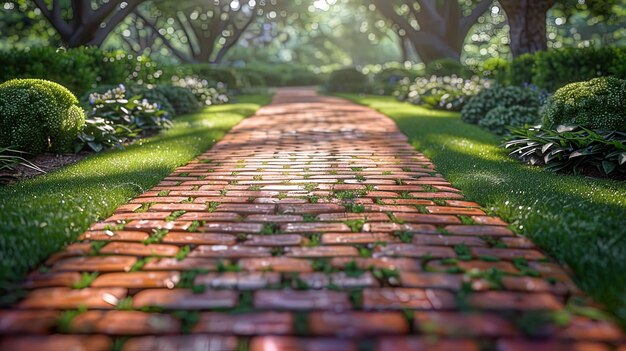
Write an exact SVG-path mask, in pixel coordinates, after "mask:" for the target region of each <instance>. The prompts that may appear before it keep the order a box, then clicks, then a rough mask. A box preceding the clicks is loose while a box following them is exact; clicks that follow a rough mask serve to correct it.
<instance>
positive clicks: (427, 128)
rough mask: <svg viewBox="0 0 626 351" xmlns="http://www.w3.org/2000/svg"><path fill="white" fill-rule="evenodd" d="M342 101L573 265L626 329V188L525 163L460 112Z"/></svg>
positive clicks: (386, 101)
mask: <svg viewBox="0 0 626 351" xmlns="http://www.w3.org/2000/svg"><path fill="white" fill-rule="evenodd" d="M341 96H342V97H344V98H348V99H350V100H352V101H354V102H357V103H360V104H363V105H367V106H370V107H372V108H374V109H376V110H378V111H380V112H382V113H384V114H385V115H387V116H389V117H391V118H392V119H393V120H394V121H395V122H396V123H397V125H398V126H399V127H400V129H401V130H402V131H403V132H404V133H405V134H406V135H407V136H408V137H409V141H410V143H411V144H412V145H413V146H414V147H415V148H416V149H417V150H419V151H421V152H423V153H424V154H425V155H426V156H428V157H429V158H431V160H432V161H433V162H434V163H435V165H436V167H437V169H438V170H439V171H440V172H441V173H442V174H443V175H444V176H445V177H446V178H447V179H448V180H449V181H450V182H452V184H453V185H454V186H455V187H458V188H460V189H462V190H463V192H464V194H465V195H466V198H467V199H469V200H472V201H477V202H479V203H480V204H482V205H483V206H484V207H485V209H486V210H487V211H488V212H490V213H491V214H494V215H498V216H500V217H502V218H503V219H505V220H506V221H508V222H509V223H511V228H512V229H513V230H515V231H516V232H518V233H520V234H523V235H525V236H527V237H529V238H531V239H532V240H533V241H534V242H535V243H536V244H537V245H539V246H540V247H541V248H542V249H544V250H545V251H547V252H548V253H549V254H550V255H551V256H553V257H555V258H556V259H558V260H559V261H561V262H564V263H567V264H568V265H569V266H570V267H571V268H572V269H573V270H574V272H575V274H576V277H575V279H576V281H577V283H578V284H579V285H580V287H581V288H582V289H583V290H585V291H586V292H588V293H589V294H591V295H592V296H593V297H594V298H595V299H596V300H597V301H599V302H601V303H603V304H604V305H606V307H607V308H608V309H609V310H610V311H611V312H613V313H614V314H615V315H616V316H617V317H618V318H619V319H620V321H621V323H622V325H623V326H626V273H625V272H626V184H624V183H623V182H617V181H611V180H600V179H591V178H585V177H582V176H573V175H563V174H555V173H551V172H548V171H545V170H543V169H541V168H539V167H531V166H526V165H523V164H520V163H518V162H517V161H515V160H513V159H511V158H509V157H508V156H507V153H506V150H503V149H501V148H500V147H498V145H499V144H500V140H499V139H498V138H497V137H496V136H494V135H493V134H491V133H488V132H486V131H484V130H482V129H480V128H478V127H477V126H474V125H469V124H465V123H463V122H462V121H461V119H460V116H459V114H458V113H454V112H445V111H434V110H430V109H427V108H424V107H420V106H415V105H411V104H408V103H402V102H398V101H396V100H395V99H393V98H391V97H378V96H357V95H341Z"/></svg>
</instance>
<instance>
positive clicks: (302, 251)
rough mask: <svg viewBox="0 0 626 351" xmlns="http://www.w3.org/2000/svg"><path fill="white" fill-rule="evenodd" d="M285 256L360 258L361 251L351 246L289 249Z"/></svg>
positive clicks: (286, 250) (286, 249)
mask: <svg viewBox="0 0 626 351" xmlns="http://www.w3.org/2000/svg"><path fill="white" fill-rule="evenodd" d="M285 254H286V256H288V257H311V258H316V257H337V256H358V255H359V251H358V250H357V249H356V248H354V247H351V246H317V247H287V248H285Z"/></svg>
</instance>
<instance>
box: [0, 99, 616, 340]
mask: <svg viewBox="0 0 626 351" xmlns="http://www.w3.org/2000/svg"><path fill="white" fill-rule="evenodd" d="M25 286H26V287H27V289H29V293H28V295H27V296H26V297H25V298H24V299H23V300H22V301H21V302H19V303H18V304H17V305H15V306H14V308H13V309H11V310H4V311H0V333H1V334H4V335H5V337H4V338H3V339H2V341H1V344H0V349H2V350H36V351H44V350H64V351H65V350H67V351H70V350H71V351H73V350H108V349H111V348H114V349H123V350H128V351H130V350H173V349H181V350H217V351H227V350H253V351H285V350H289V351H295V350H310V351H314V350H315V351H316V350H322V351H332V350H338V351H346V350H347V351H350V350H375V351H385V350H393V351H402V350H457V351H464V350H479V349H480V350H501V351H517V350H533V351H539V350H556V351H560V350H564V351H565V350H567V351H570V350H619V351H626V346H624V344H623V343H624V340H625V339H624V335H623V334H622V331H620V329H619V328H617V327H616V326H615V325H613V324H611V323H609V322H606V321H594V320H592V319H590V318H588V317H583V316H581V315H575V314H574V315H570V314H569V313H568V312H567V309H565V306H566V305H568V304H570V305H571V303H572V301H575V300H580V301H581V303H586V304H590V303H591V302H590V301H589V300H588V299H587V298H586V297H585V296H584V295H583V294H582V293H581V292H580V291H579V290H578V288H577V287H576V286H575V284H574V283H573V282H572V280H571V278H570V277H569V276H568V274H567V273H566V271H564V269H563V268H561V267H560V266H558V265H557V264H555V263H554V262H552V261H550V260H549V259H548V258H546V257H545V256H544V255H543V254H542V252H541V251H539V250H538V249H537V248H536V247H535V246H534V245H533V244H532V243H531V242H529V241H528V240H527V239H525V238H522V237H518V236H515V235H514V234H513V233H512V232H511V231H510V230H509V229H508V228H507V224H506V223H504V222H503V221H502V220H500V219H498V218H495V217H490V216H487V215H485V213H484V212H483V211H482V210H480V208H479V206H478V205H477V204H476V203H472V202H467V201H464V200H463V196H462V195H461V193H460V191H459V190H458V189H455V188H453V187H451V186H450V184H449V183H448V182H447V181H446V180H445V179H443V178H442V176H441V175H440V174H439V173H437V171H436V170H435V168H434V166H433V164H432V163H431V162H430V161H429V160H428V159H427V158H426V157H424V156H423V155H421V154H420V153H418V152H415V151H414V150H413V148H412V147H411V146H410V145H409V144H408V143H407V139H406V137H405V136H404V135H403V134H401V133H400V132H399V130H398V129H397V128H396V126H395V124H394V123H393V122H392V121H391V120H390V119H388V118H386V117H384V116H382V115H380V114H378V113H376V112H374V111H372V110H369V109H367V108H365V107H360V106H357V105H354V104H351V103H348V102H346V101H343V100H339V99H334V98H328V97H319V96H316V95H315V93H314V92H313V91H312V90H306V89H289V90H280V91H279V93H278V94H277V96H276V98H275V100H274V103H273V104H272V105H270V106H267V107H265V108H263V109H262V110H260V111H259V113H258V114H257V115H256V116H254V117H252V118H249V119H247V120H245V121H244V122H242V123H241V124H240V125H238V126H237V127H236V128H234V129H233V130H232V131H231V132H230V133H229V134H228V135H227V136H226V137H225V138H224V139H223V140H222V141H221V142H219V143H218V144H217V145H215V147H214V148H213V149H212V150H210V151H208V152H206V153H204V154H203V155H201V156H200V157H199V158H198V159H197V160H196V161H193V162H191V163H190V164H188V165H186V166H183V167H180V168H179V169H177V170H176V171H174V173H172V174H171V175H170V176H169V177H167V178H165V179H164V180H163V181H162V182H161V183H160V184H159V185H158V186H157V187H155V188H154V189H152V190H150V191H148V192H146V193H145V194H143V195H141V196H139V197H138V198H136V199H134V200H131V201H130V202H129V203H128V204H126V205H123V206H121V207H120V208H119V209H118V210H117V211H116V213H115V214H114V215H113V216H112V217H110V218H108V219H106V220H105V221H103V222H101V223H97V224H95V225H94V226H93V227H92V228H91V229H90V230H89V231H87V232H86V233H84V234H83V235H82V236H81V237H80V241H79V242H78V243H75V244H72V245H70V246H68V247H67V248H66V249H65V250H64V251H61V252H59V253H57V254H55V255H53V256H52V257H50V258H49V259H48V261H47V262H46V263H45V266H44V267H42V269H40V270H38V271H37V272H34V273H32V274H31V275H30V276H29V278H28V280H27V281H26V282H25ZM620 343H622V346H621V348H620V347H619V345H620Z"/></svg>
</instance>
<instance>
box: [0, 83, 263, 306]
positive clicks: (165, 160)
mask: <svg viewBox="0 0 626 351" xmlns="http://www.w3.org/2000/svg"><path fill="white" fill-rule="evenodd" d="M270 99H271V97H270V96H269V95H250V96H241V97H239V98H238V100H237V101H236V102H234V103H232V104H228V105H220V106H210V107H207V108H205V109H204V110H203V111H202V112H199V113H196V114H192V115H187V116H181V117H178V118H176V119H175V120H174V127H173V128H172V129H170V130H167V131H165V132H163V133H161V134H159V135H158V136H155V137H152V138H149V139H144V140H140V141H138V142H136V143H135V144H133V145H131V146H129V147H127V148H126V150H122V151H120V150H112V151H107V152H103V153H101V154H96V155H92V156H90V157H88V158H86V159H84V160H82V161H80V162H78V163H76V164H73V165H70V166H68V167H65V168H62V169H59V170H58V171H55V172H52V173H49V174H47V175H44V176H40V177H37V178H35V179H31V180H26V181H22V182H19V183H17V184H14V185H11V186H7V187H0V257H2V260H0V295H2V291H6V290H8V289H10V288H11V285H12V284H11V283H10V282H11V281H14V280H15V279H19V278H20V277H22V276H23V275H24V274H25V273H27V272H28V271H29V270H30V269H32V268H33V267H35V265H37V264H38V263H39V262H41V261H42V260H43V259H45V258H46V257H47V256H49V255H50V254H51V253H53V252H55V251H57V250H59V249H60V248H61V247H63V246H64V245H66V244H68V243H71V242H72V241H74V240H75V239H76V237H77V236H78V235H79V234H80V233H82V232H83V231H84V230H86V229H87V228H88V227H89V225H90V224H92V223H93V222H96V221H97V220H99V219H102V218H106V217H108V216H109V215H111V213H112V212H113V211H114V210H115V209H116V208H117V207H118V206H120V205H122V204H124V203H126V202H127V201H128V200H129V199H131V198H133V197H135V196H137V195H139V194H140V193H142V192H144V191H146V190H148V189H150V188H151V187H153V186H155V185H156V184H158V183H159V181H160V180H161V179H163V178H164V177H165V176H167V175H168V174H170V173H171V172H172V171H173V170H174V169H175V168H176V167H178V166H181V165H184V164H186V163H187V162H189V161H190V160H192V159H193V158H194V157H195V156H197V155H198V154H200V153H202V152H204V151H206V150H208V149H209V148H210V147H211V146H213V144H215V142H216V141H217V140H219V139H220V138H222V137H223V136H224V135H225V134H226V133H227V132H228V131H229V130H230V128H231V127H233V126H234V125H235V124H237V123H238V122H240V121H241V120H242V119H244V118H245V117H248V116H250V115H252V114H254V112H255V111H256V110H257V109H258V108H259V107H260V106H262V105H265V104H267V103H269V101H270Z"/></svg>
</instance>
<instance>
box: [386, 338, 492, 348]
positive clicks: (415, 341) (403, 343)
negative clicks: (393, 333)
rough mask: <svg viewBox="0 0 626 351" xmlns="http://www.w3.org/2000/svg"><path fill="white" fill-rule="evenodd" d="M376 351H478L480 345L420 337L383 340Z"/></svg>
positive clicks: (463, 341) (465, 341) (468, 341)
mask: <svg viewBox="0 0 626 351" xmlns="http://www.w3.org/2000/svg"><path fill="white" fill-rule="evenodd" d="M375 350H376V351H478V350H480V348H479V346H478V343H477V342H475V341H470V340H437V339H428V338H420V337H393V338H382V339H380V341H379V342H378V345H377V347H376V349H375Z"/></svg>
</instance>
